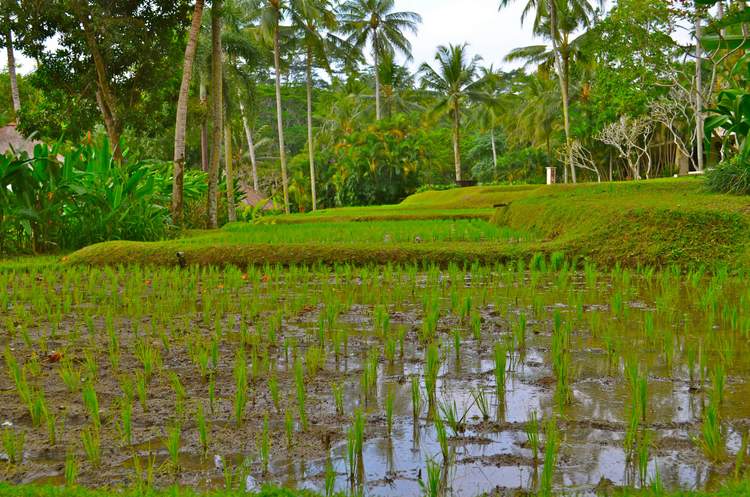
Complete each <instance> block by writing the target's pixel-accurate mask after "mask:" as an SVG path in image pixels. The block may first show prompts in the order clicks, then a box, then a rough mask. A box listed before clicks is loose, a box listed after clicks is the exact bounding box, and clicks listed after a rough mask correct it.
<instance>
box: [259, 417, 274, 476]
mask: <svg viewBox="0 0 750 497" xmlns="http://www.w3.org/2000/svg"><path fill="white" fill-rule="evenodd" d="M258 454H259V455H260V461H261V466H262V468H263V474H264V475H267V474H268V464H269V460H270V456H271V435H270V431H269V428H268V413H266V414H264V415H263V431H262V432H261V435H260V443H259V444H258Z"/></svg>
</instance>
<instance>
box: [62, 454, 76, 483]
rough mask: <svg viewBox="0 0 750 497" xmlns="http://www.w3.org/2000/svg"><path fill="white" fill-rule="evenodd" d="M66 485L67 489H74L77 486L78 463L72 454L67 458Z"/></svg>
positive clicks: (67, 455)
mask: <svg viewBox="0 0 750 497" xmlns="http://www.w3.org/2000/svg"><path fill="white" fill-rule="evenodd" d="M64 473H65V485H66V486H67V487H69V488H70V487H73V486H75V484H76V479H77V478H78V463H77V462H76V458H75V455H74V454H73V453H72V452H68V453H67V454H66V456H65V471H64Z"/></svg>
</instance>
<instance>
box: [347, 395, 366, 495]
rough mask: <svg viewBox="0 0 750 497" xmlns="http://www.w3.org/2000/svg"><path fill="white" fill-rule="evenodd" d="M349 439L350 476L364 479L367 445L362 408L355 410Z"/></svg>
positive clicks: (360, 479)
mask: <svg viewBox="0 0 750 497" xmlns="http://www.w3.org/2000/svg"><path fill="white" fill-rule="evenodd" d="M348 441H349V444H350V446H349V447H348V449H347V452H348V453H349V454H351V457H350V477H351V479H352V481H354V479H355V470H356V480H357V481H360V482H361V481H362V478H363V477H364V472H365V460H364V454H363V450H364V445H365V442H364V441H365V417H364V414H363V413H362V410H361V409H357V410H355V411H354V419H353V421H352V425H351V427H350V428H349V432H348Z"/></svg>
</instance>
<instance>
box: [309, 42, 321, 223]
mask: <svg viewBox="0 0 750 497" xmlns="http://www.w3.org/2000/svg"><path fill="white" fill-rule="evenodd" d="M312 64H313V52H312V47H311V46H308V47H307V151H308V154H309V161H310V194H311V195H312V210H313V211H315V210H317V209H318V195H317V192H316V190H315V145H314V143H313V115H312V87H313V79H312V77H313V74H312Z"/></svg>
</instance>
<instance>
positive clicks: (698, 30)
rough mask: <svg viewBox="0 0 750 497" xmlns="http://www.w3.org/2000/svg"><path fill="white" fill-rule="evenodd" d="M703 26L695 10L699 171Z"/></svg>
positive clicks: (701, 129)
mask: <svg viewBox="0 0 750 497" xmlns="http://www.w3.org/2000/svg"><path fill="white" fill-rule="evenodd" d="M702 38H703V26H702V19H701V12H700V10H699V9H696V12H695V141H696V146H697V148H698V171H703V139H704V131H703V67H702V66H703V64H702V59H703V47H701V40H702Z"/></svg>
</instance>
